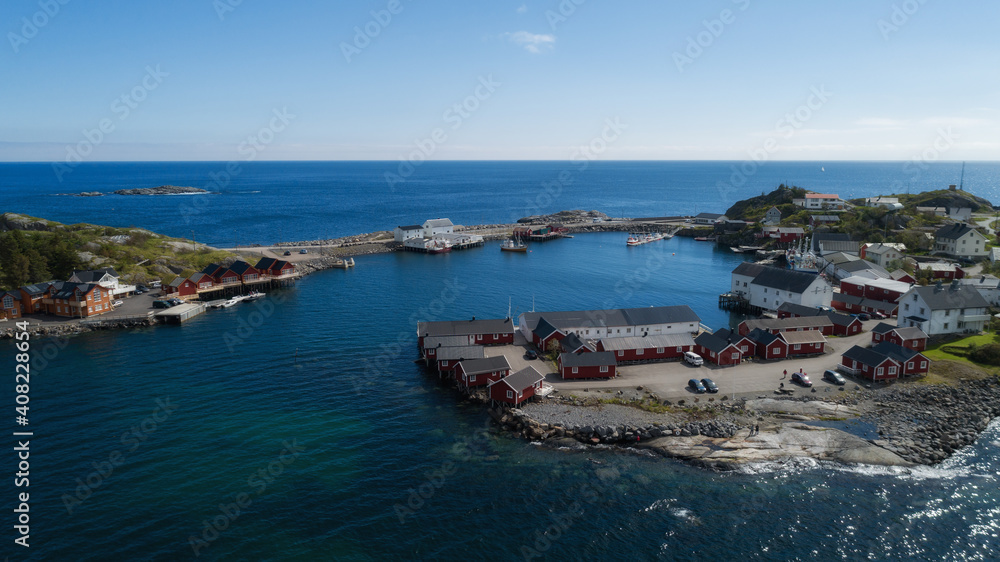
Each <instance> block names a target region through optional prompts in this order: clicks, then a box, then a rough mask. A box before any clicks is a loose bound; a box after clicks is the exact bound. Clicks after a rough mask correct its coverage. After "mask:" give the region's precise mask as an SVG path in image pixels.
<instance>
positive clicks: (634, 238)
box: [625, 232, 664, 246]
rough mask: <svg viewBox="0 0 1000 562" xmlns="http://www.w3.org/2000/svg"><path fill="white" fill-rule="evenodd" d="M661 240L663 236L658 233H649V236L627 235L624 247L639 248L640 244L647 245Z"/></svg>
mask: <svg viewBox="0 0 1000 562" xmlns="http://www.w3.org/2000/svg"><path fill="white" fill-rule="evenodd" d="M663 238H664V236H663V235H662V234H660V233H659V232H651V233H649V234H629V236H628V240H626V241H625V245H626V246H641V245H642V244H649V243H650V242H656V241H658V240H663Z"/></svg>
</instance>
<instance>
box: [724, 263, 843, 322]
mask: <svg viewBox="0 0 1000 562" xmlns="http://www.w3.org/2000/svg"><path fill="white" fill-rule="evenodd" d="M731 292H732V294H734V295H739V296H741V297H743V298H745V299H746V300H748V301H749V302H750V304H751V305H752V306H757V307H760V308H763V309H765V310H777V309H778V307H779V306H781V305H782V304H784V303H786V302H790V303H793V304H801V305H803V306H808V307H817V306H830V302H831V301H832V299H833V287H831V286H830V284H829V283H827V281H826V279H825V278H823V277H821V276H819V275H815V274H812V273H804V272H801V271H792V270H790V269H781V268H777V267H769V266H764V265H757V264H752V263H747V262H744V263H741V264H740V265H738V266H737V267H736V269H734V270H733V273H732V288H731Z"/></svg>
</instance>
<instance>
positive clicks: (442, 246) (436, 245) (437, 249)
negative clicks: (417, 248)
mask: <svg viewBox="0 0 1000 562" xmlns="http://www.w3.org/2000/svg"><path fill="white" fill-rule="evenodd" d="M425 247H426V248H427V253H428V254H443V253H445V252H450V251H451V244H450V243H449V242H447V241H444V240H434V241H432V242H431V243H430V244H427V245H426V246H425Z"/></svg>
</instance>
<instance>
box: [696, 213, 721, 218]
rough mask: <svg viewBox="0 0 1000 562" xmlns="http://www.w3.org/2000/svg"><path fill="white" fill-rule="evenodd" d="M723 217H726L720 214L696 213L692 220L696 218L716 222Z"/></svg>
mask: <svg viewBox="0 0 1000 562" xmlns="http://www.w3.org/2000/svg"><path fill="white" fill-rule="evenodd" d="M724 216H726V215H723V214H722V213H698V214H697V215H695V216H694V218H696V219H710V220H718V219H720V218H722V217H724Z"/></svg>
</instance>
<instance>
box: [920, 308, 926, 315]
mask: <svg viewBox="0 0 1000 562" xmlns="http://www.w3.org/2000/svg"><path fill="white" fill-rule="evenodd" d="M920 314H925V312H924V307H922V306H921V307H920Z"/></svg>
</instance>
